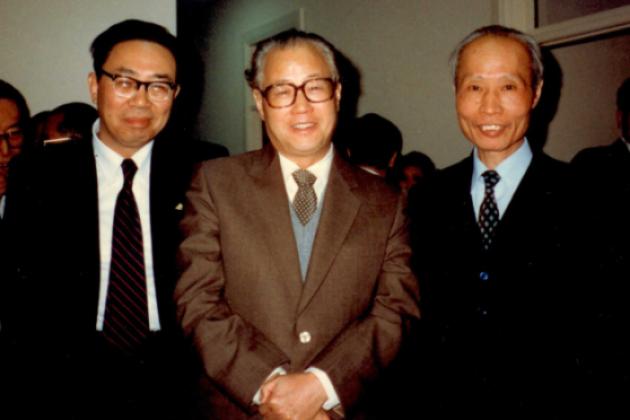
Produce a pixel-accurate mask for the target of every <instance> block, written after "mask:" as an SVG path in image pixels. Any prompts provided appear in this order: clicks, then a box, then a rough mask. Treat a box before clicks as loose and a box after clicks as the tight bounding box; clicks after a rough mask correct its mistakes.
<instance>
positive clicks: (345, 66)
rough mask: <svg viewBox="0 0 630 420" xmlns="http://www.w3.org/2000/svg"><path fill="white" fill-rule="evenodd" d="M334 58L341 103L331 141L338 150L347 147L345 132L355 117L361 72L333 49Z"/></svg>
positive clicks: (359, 92)
mask: <svg viewBox="0 0 630 420" xmlns="http://www.w3.org/2000/svg"><path fill="white" fill-rule="evenodd" d="M335 60H336V62H337V68H338V70H339V75H340V78H341V84H342V90H341V104H340V107H339V120H338V122H337V130H336V131H335V137H334V139H333V142H334V143H335V145H336V146H337V149H338V150H345V149H346V148H347V146H348V145H347V144H346V143H347V141H346V139H347V136H346V135H345V133H346V132H347V131H348V130H350V129H351V126H352V124H353V121H354V120H355V119H356V116H357V110H358V107H359V97H360V96H361V93H362V92H361V73H360V72H359V69H358V68H357V67H356V66H355V65H354V63H352V61H350V59H349V58H348V57H346V56H345V55H344V54H343V53H341V52H340V51H338V50H336V49H335Z"/></svg>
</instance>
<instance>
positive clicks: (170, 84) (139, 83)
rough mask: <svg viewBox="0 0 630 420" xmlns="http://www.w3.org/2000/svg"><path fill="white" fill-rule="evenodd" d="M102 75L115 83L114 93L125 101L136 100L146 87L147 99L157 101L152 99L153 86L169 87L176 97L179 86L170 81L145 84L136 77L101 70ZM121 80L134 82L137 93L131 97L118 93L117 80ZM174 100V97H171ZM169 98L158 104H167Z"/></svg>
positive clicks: (154, 81)
mask: <svg viewBox="0 0 630 420" xmlns="http://www.w3.org/2000/svg"><path fill="white" fill-rule="evenodd" d="M100 73H101V75H105V76H107V77H109V78H110V79H111V80H112V82H114V93H115V94H116V95H117V96H119V97H120V98H125V99H131V98H135V96H136V95H137V94H138V92H139V91H140V88H142V87H143V86H144V89H145V91H146V92H147V98H149V99H150V100H151V101H152V102H154V101H156V99H155V98H151V94H150V93H149V87H150V86H151V85H153V84H156V83H157V84H163V85H167V86H168V87H169V88H170V89H171V94H172V95H173V96H174V95H175V92H176V90H177V87H178V84H177V83H176V82H170V81H168V80H164V81H162V80H151V81H150V82H144V81H142V80H138V79H136V78H135V77H131V76H127V75H124V74H113V73H110V72H108V71H106V70H105V69H102V68H101V71H100ZM119 78H125V79H129V80H131V81H133V82H134V83H135V84H136V86H135V92H134V93H133V94H132V95H131V96H124V95H121V94H120V93H119V92H118V91H116V79H119ZM171 98H172V97H171ZM168 99H169V98H168V97H166V98H164V99H157V102H166V101H167V100H168Z"/></svg>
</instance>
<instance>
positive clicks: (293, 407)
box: [259, 373, 328, 420]
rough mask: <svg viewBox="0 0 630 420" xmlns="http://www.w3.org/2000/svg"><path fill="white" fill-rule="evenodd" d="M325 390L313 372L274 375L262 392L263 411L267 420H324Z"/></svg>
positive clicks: (262, 388)
mask: <svg viewBox="0 0 630 420" xmlns="http://www.w3.org/2000/svg"><path fill="white" fill-rule="evenodd" d="M327 398H328V397H327V395H326V391H325V390H324V387H323V386H322V384H321V383H320V382H319V379H317V377H316V376H315V375H313V374H312V373H292V374H289V375H282V376H275V377H273V378H271V379H269V380H268V381H267V382H265V383H264V384H263V385H262V387H261V392H260V402H261V405H260V408H259V411H260V414H261V415H262V416H263V417H264V418H265V419H267V420H276V419H278V420H312V419H317V420H320V419H321V420H323V419H327V418H328V415H327V414H326V412H325V411H324V410H322V405H324V403H325V402H326V400H327Z"/></svg>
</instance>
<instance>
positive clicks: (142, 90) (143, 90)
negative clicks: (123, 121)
mask: <svg viewBox="0 0 630 420" xmlns="http://www.w3.org/2000/svg"><path fill="white" fill-rule="evenodd" d="M147 89H148V87H147V85H142V86H139V87H138V90H137V91H136V94H135V95H134V96H133V97H132V98H131V99H130V100H129V101H130V102H131V103H132V104H133V105H136V106H145V105H147V104H148V103H149V96H148V95H149V92H148V90H147Z"/></svg>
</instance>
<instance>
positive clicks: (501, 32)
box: [449, 25, 544, 90]
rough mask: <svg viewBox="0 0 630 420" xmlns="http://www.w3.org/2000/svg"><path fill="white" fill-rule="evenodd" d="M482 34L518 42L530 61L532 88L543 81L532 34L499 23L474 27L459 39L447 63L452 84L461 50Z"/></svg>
mask: <svg viewBox="0 0 630 420" xmlns="http://www.w3.org/2000/svg"><path fill="white" fill-rule="evenodd" d="M484 36H495V37H501V38H511V39H514V40H516V41H518V42H520V43H521V44H522V45H523V46H524V47H525V48H526V49H527V53H528V55H529V59H530V63H531V73H532V90H534V89H536V88H537V87H538V85H539V83H541V82H542V81H543V73H544V66H543V61H542V54H541V52H540V46H539V45H538V42H536V40H535V39H534V37H533V36H531V35H528V34H526V33H523V32H521V31H519V30H517V29H513V28H508V27H506V26H501V25H490V26H484V27H482V28H479V29H476V30H474V31H473V32H471V33H470V34H469V35H468V36H466V38H464V39H463V40H461V41H460V42H459V44H457V46H456V47H455V49H454V50H453V52H452V53H451V57H450V59H449V63H450V65H451V76H452V77H453V84H454V85H455V87H457V70H458V68H459V60H460V58H461V55H462V52H463V51H464V50H465V49H466V47H467V46H468V45H470V44H471V43H472V42H473V41H475V40H476V39H479V38H481V37H484Z"/></svg>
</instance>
